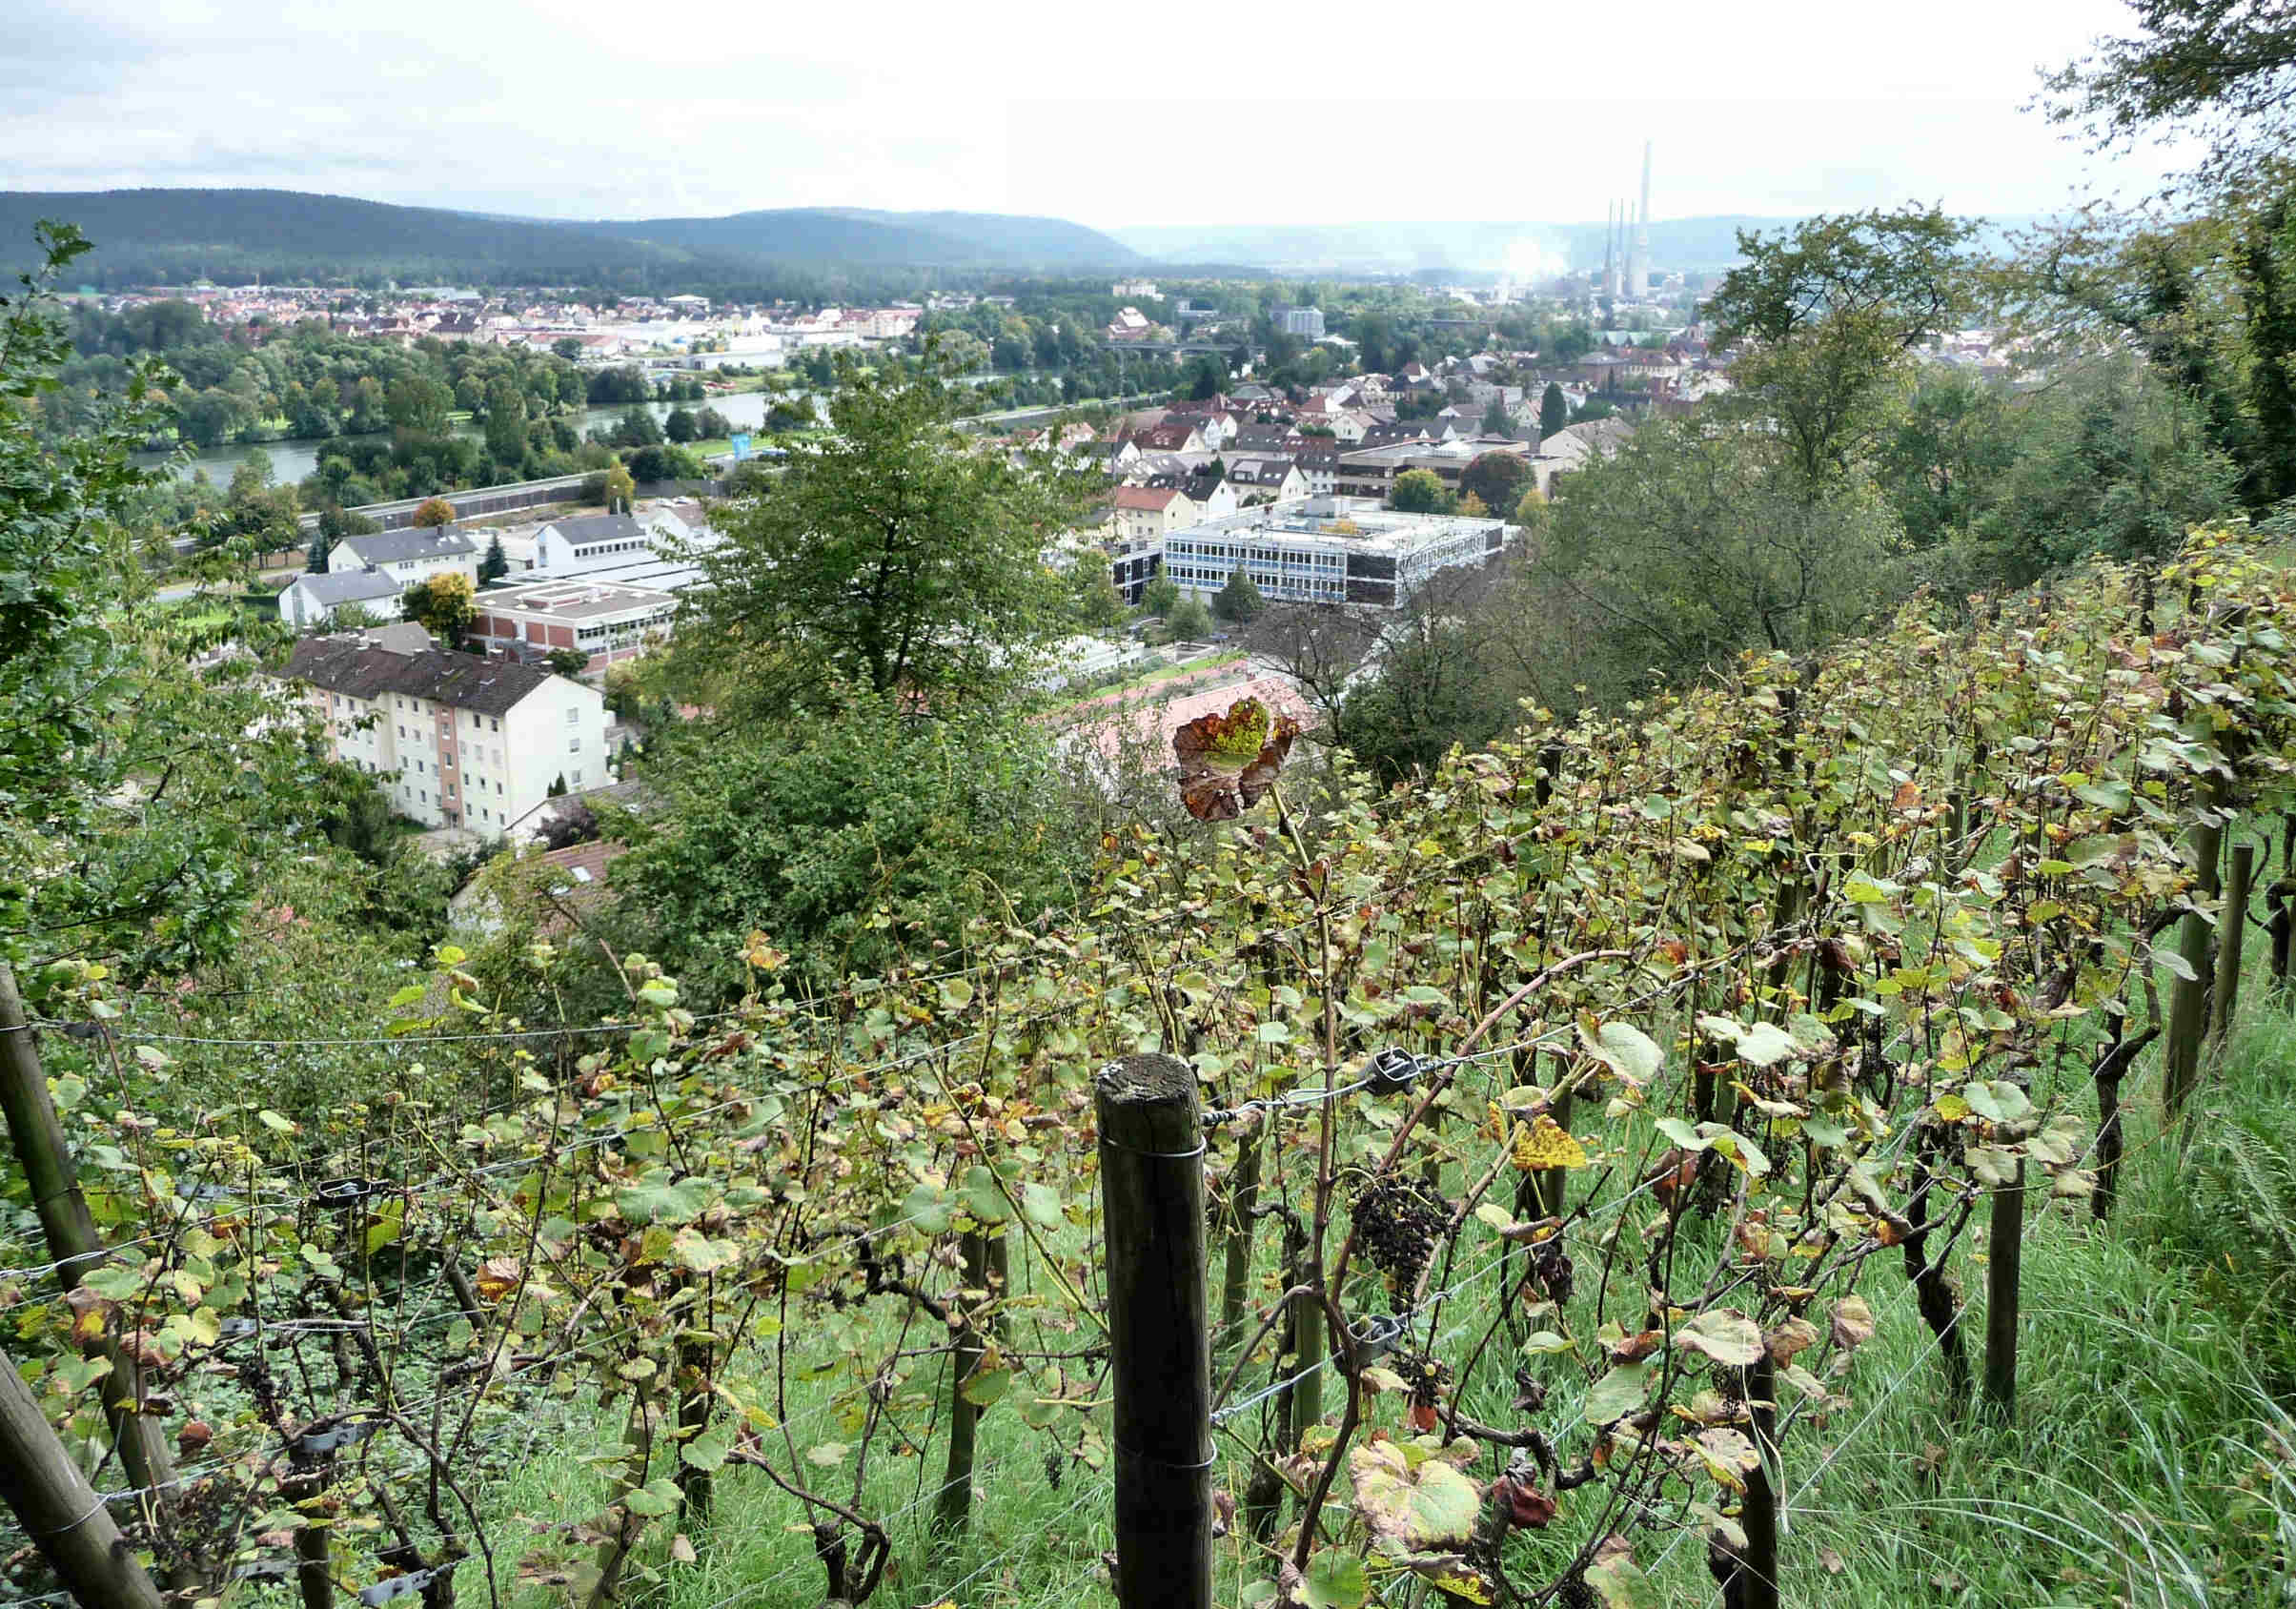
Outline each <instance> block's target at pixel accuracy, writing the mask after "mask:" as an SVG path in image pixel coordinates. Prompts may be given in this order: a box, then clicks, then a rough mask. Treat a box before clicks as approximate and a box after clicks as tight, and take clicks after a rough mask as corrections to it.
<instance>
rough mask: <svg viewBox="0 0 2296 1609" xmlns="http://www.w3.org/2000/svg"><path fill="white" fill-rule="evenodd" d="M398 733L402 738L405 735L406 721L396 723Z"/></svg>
mask: <svg viewBox="0 0 2296 1609" xmlns="http://www.w3.org/2000/svg"><path fill="white" fill-rule="evenodd" d="M398 735H399V736H400V737H402V738H403V737H405V736H406V735H407V723H405V722H403V721H401V722H400V723H398Z"/></svg>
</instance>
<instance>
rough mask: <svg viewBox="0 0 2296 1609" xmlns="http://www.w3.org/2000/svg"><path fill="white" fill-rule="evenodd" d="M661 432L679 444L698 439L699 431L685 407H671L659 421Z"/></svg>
mask: <svg viewBox="0 0 2296 1609" xmlns="http://www.w3.org/2000/svg"><path fill="white" fill-rule="evenodd" d="M661 431H662V434H663V435H664V436H666V437H668V438H670V439H671V440H672V441H675V442H677V443H678V444H679V445H680V446H681V447H682V446H683V445H685V443H687V442H688V441H693V440H698V439H700V438H701V431H700V430H699V429H698V428H697V427H696V424H695V420H694V416H693V414H692V413H691V412H690V411H689V410H687V409H685V408H672V409H671V410H670V411H669V416H668V417H667V418H664V419H663V420H662V421H661Z"/></svg>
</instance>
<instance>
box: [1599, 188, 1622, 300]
mask: <svg viewBox="0 0 2296 1609" xmlns="http://www.w3.org/2000/svg"><path fill="white" fill-rule="evenodd" d="M1602 294H1603V295H1606V296H1615V295H1617V294H1618V203H1617V202H1615V201H1613V202H1611V203H1610V204H1609V205H1607V206H1606V207H1604V208H1603V210H1602Z"/></svg>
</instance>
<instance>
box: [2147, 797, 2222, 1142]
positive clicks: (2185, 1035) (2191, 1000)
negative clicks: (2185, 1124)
mask: <svg viewBox="0 0 2296 1609" xmlns="http://www.w3.org/2000/svg"><path fill="white" fill-rule="evenodd" d="M2223 798H2224V784H2223V783H2222V782H2220V781H2219V780H2218V779H2217V778H2216V777H2215V776H2213V775H2211V776H2207V777H2205V778H2203V779H2202V782H2201V795H2200V801H2199V803H2200V806H2201V810H2202V812H2203V819H2202V820H2199V821H2196V822H2194V823H2193V824H2192V865H2193V875H2194V878H2195V883H2194V890H2193V891H2194V893H2195V894H2196V895H2197V896H2198V897H2199V898H2201V899H2203V900H2213V899H2215V898H2216V895H2217V890H2218V883H2217V869H2216V866H2217V856H2218V853H2219V851H2220V849H2221V847H2222V845H2223V844H2224V837H2225V829H2224V826H2223V825H2222V824H2221V823H2219V822H2217V821H2215V820H2213V819H2212V818H2213V817H2214V816H2215V814H2216V812H2217V810H2218V809H2219V808H2220V807H2221V804H2222V801H2223ZM2209 932H2210V924H2209V921H2208V918H2206V917H2205V916H2201V915H2198V914H2187V915H2186V916H2185V917H2184V919H2183V921H2182V922H2181V923H2180V924H2179V926H2178V928H2177V955H2178V957H2179V958H2180V959H2181V960H2183V962H2184V967H2183V969H2182V970H2181V971H2179V972H2178V974H2177V976H2176V980H2175V982H2174V983H2173V984H2172V985H2171V986H2170V988H2169V991H2168V1052H2167V1065H2166V1066H2165V1067H2164V1068H2163V1069H2162V1078H2161V1092H2162V1096H2163V1098H2164V1101H2165V1102H2166V1104H2167V1107H2168V1115H2169V1116H2171V1117H2175V1116H2178V1115H2179V1114H2181V1113H2182V1112H2183V1111H2184V1103H2185V1102H2186V1101H2187V1100H2189V1099H2190V1098H2191V1096H2192V1090H2193V1087H2194V1086H2195V1085H2196V1084H2198V1083H2199V1082H2200V1076H2201V1037H2202V1034H2203V1032H2204V1031H2205V1029H2206V1026H2207V1025H2206V1022H2205V1012H2206V1007H2207V1000H2208V935H2209Z"/></svg>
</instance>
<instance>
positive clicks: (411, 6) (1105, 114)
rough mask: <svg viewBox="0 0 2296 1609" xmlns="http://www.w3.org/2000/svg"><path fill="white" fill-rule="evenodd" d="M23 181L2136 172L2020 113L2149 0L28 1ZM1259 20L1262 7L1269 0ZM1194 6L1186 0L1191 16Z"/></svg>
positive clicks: (2149, 173) (1585, 214) (901, 197)
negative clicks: (1855, 0)
mask: <svg viewBox="0 0 2296 1609" xmlns="http://www.w3.org/2000/svg"><path fill="white" fill-rule="evenodd" d="M6 10H8V11H9V12H10V21H9V26H8V29H7V30H6V33H7V38H6V41H5V43H0V189H10V190H106V189H120V188H128V187H134V186H231V187H241V186H245V187H265V188H277V189H287V190H311V191H322V192H326V193H333V194H341V195H356V196H362V197H365V198H368V199H371V200H378V201H393V202H399V203H404V204H409V205H423V206H443V207H456V208H462V209H467V210H471V211H479V212H497V213H513V214H525V215H532V216H550V217H573V218H579V217H659V216H664V215H682V214H721V213H729V212H739V211H745V210H748V209H752V208H762V207H789V206H854V207H880V208H887V209H894V210H906V209H924V208H960V209H964V210H967V211H980V212H1010V213H1027V214H1050V215H1056V216H1062V217H1068V218H1072V219H1075V220H1076V221H1078V222H1081V223H1086V224H1089V225H1092V226H1094V227H1098V228H1122V227H1126V226H1137V225H1177V224H1197V225H1236V224H1250V225H1265V224H1314V223H1326V224H1329V223H1344V222H1350V221H1362V220H1374V219H1375V220H1381V221H1390V220H1392V221H1418V220H1431V219H1493V220H1514V219H1521V220H1528V221H1539V222H1556V223H1565V222H1576V221H1585V220H1590V219H1599V218H1601V217H1602V216H1603V212H1604V207H1605V205H1606V203H1607V201H1608V199H1609V198H1610V197H1611V196H1614V195H1618V194H1622V193H1629V192H1631V191H1633V190H1634V189H1635V188H1636V185H1637V184H1638V182H1639V168H1640V154H1641V146H1642V142H1643V141H1644V140H1645V139H1649V140H1651V141H1653V142H1655V144H1656V178H1655V181H1654V185H1653V190H1652V197H1651V200H1652V212H1653V214H1654V215H1655V216H1656V217H1659V218H1667V217H1687V216H1699V215H1707V214H1726V213H1748V214H1758V215H1765V216H1778V215H1790V214H1808V213H1813V212H1821V211H1833V210H1842V209H1848V208H1859V207H1866V206H1874V205H1891V204H1895V203H1898V202H1901V201H1907V200H1921V201H1941V202H1943V204H1944V205H1945V206H1946V207H1947V208H1948V209H1949V210H1950V211H1953V212H1957V213H1964V214H1989V215H1993V216H2004V215H2012V214H2033V213H2045V212H2053V211H2057V210H2059V209H2062V207H2064V206H2065V204H2066V203H2067V201H2068V199H2069V198H2071V197H2074V196H2076V195H2088V194H2095V193H2120V194H2122V195H2123V196H2124V197H2127V198H2134V197H2135V196H2136V195H2138V194H2141V193H2144V192H2145V191H2147V190H2149V189H2150V188H2151V187H2152V186H2153V184H2154V183H2155V182H2156V181H2157V180H2158V178H2159V177H2160V175H2161V174H2163V173H2165V172H2167V171H2169V170H2171V169H2173V168H2175V167H2177V166H2180V165H2182V164H2183V162H2184V157H2185V155H2186V153H2182V152H2178V151H2173V150H2165V149H2162V148H2145V149H2142V150H2139V151H2136V152H2132V153H2124V154H2121V155H2117V156H2113V157H2109V158H2103V159H2100V158H2095V157H2091V156H2089V155H2088V154H2086V153H2083V151H2082V150H2081V148H2080V147H2079V146H2077V145H2076V144H2073V143H2071V142H2068V141H2065V140H2063V139H2061V138H2060V137H2059V135H2058V133H2057V132H2056V131H2055V130H2054V129H2052V128H2051V127H2050V126H2049V125H2048V124H2047V123H2046V121H2045V120H2044V119H2043V118H2042V116H2041V115H2040V114H2039V113H2038V112H2025V111H2021V110H2020V108H2021V107H2022V106H2023V105H2024V103H2026V102H2027V101H2029V100H2030V99H2031V97H2032V96H2033V94H2034V93H2035V92H2036V90H2037V88H2038V82H2037V70H2038V68H2039V67H2041V66H2042V65H2043V64H2055V63H2059V62H2062V61H2063V60H2065V59H2067V58H2068V57H2070V56H2072V55H2075V54H2077V53H2079V51H2081V50H2082V49H2083V46H2084V44H2085V43H2086V42H2087V41H2088V40H2090V39H2091V38H2093V37H2095V36H2096V35H2098V34H2100V33H2104V32H2111V31H2127V29H2128V23H2127V18H2128V10H2127V7H2126V6H2125V5H2124V4H2123V3H2122V0H1929V3H1927V4H1924V5H1922V6H1920V7H1912V8H1909V7H1898V6H1889V7H1881V6H1860V5H1855V4H1844V3H1843V0H1737V3H1736V4H1717V3H1716V0H1697V3H1685V0H1651V3H1646V4H1643V5H1640V6H1637V7H1635V8H1632V9H1628V8H1620V7H1609V6H1599V7H1580V8H1570V9H1568V11H1567V14H1558V13H1564V12H1565V10H1566V9H1565V8H1560V7H1554V6H1546V5H1525V6H1506V7H1496V8H1480V9H1469V10H1452V11H1443V12H1436V13H1424V12H1420V11H1418V10H1416V9H1415V8H1413V7H1412V6H1408V5H1396V4H1385V5H1379V4H1370V3H1366V0H1335V3H1333V4H1331V5H1327V6H1325V7H1321V8H1310V9H1307V10H1301V9H1299V8H1297V7H1285V8H1282V9H1281V10H1277V9H1274V8H1268V9H1266V10H1264V11H1260V9H1257V8H1249V7H1247V8H1234V9H1230V10H1225V11H1217V12H1196V13H1188V12H1174V11H1171V10H1168V9H1163V10H1152V9H1151V10H1140V9H1137V8H1130V7H1108V8H1092V7H1076V6H1072V5H1067V4H1061V3H1046V0H1004V3H1000V4H991V5H987V6H973V7H965V8H959V7H945V6H933V7H929V8H927V7H923V6H919V5H916V4H915V3H914V0H895V3H894V4H893V5H890V6H886V5H882V4H880V5H872V6H867V7H864V8H862V9H860V10H855V11H851V12H845V11H843V10H840V9H838V8H810V7H809V8H803V9H800V8H794V7H784V6H777V5H767V6H762V7H730V8H721V7H701V8H693V7H687V8H672V9H671V10H667V11H665V12H660V13H654V12H651V11H649V10H646V9H644V8H638V7H633V6H631V5H629V4H627V3H626V0H617V3H614V4H606V3H603V0H550V3H549V4H546V5H545V4H527V3H524V0H380V3H368V4H354V3H349V0H306V3H301V4H295V3H280V0H7V3H6ZM1255 12H1258V13H1259V14H1255ZM1191 17H1192V18H1193V20H1191Z"/></svg>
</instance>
